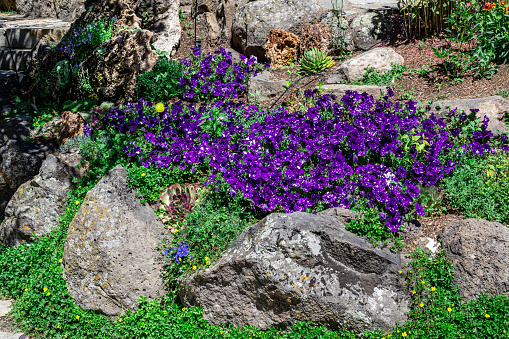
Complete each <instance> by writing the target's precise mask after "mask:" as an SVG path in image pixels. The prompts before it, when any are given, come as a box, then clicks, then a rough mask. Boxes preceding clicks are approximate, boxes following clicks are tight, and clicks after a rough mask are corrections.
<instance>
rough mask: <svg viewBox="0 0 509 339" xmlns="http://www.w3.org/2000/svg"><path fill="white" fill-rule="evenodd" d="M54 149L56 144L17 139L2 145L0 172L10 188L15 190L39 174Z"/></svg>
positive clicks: (0, 148) (0, 150) (0, 149)
mask: <svg viewBox="0 0 509 339" xmlns="http://www.w3.org/2000/svg"><path fill="white" fill-rule="evenodd" d="M54 150H55V146H54V145H41V144H35V143H31V142H27V141H24V140H16V139H11V140H8V141H7V142H6V143H5V144H4V145H3V146H2V147H0V158H1V160H2V167H1V169H2V172H1V173H0V174H1V175H2V176H3V179H4V180H5V183H6V184H7V185H8V186H9V187H10V189H13V190H15V189H17V188H18V187H19V186H20V185H21V184H23V183H25V182H27V181H28V180H30V179H32V178H33V177H34V176H35V175H37V173H38V172H39V168H40V167H41V165H42V162H43V161H44V159H46V156H47V155H48V154H50V153H52V152H54Z"/></svg>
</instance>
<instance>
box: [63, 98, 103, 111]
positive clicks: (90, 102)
mask: <svg viewBox="0 0 509 339" xmlns="http://www.w3.org/2000/svg"><path fill="white" fill-rule="evenodd" d="M98 104H99V103H98V102H97V100H95V99H85V100H67V101H65V102H64V103H63V104H62V111H71V112H73V113H78V112H86V111H90V110H92V108H94V107H95V106H97V105H98Z"/></svg>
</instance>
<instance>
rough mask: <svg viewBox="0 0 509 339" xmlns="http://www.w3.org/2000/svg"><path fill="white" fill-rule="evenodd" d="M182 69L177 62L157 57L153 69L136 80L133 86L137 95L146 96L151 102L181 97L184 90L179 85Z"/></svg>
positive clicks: (182, 74)
mask: <svg viewBox="0 0 509 339" xmlns="http://www.w3.org/2000/svg"><path fill="white" fill-rule="evenodd" d="M184 68H185V67H184V65H183V64H182V63H181V62H180V61H178V60H170V59H168V58H167V57H165V56H162V57H159V59H158V60H157V63H156V65H155V66H154V68H153V69H152V70H151V71H150V72H147V73H145V74H142V75H141V76H140V77H139V78H138V80H137V82H136V85H135V90H136V93H137V95H138V96H140V97H142V96H146V97H147V98H148V99H149V100H151V101H162V100H167V99H169V98H173V97H176V96H180V95H182V94H183V93H184V92H185V90H186V89H185V87H183V86H180V85H179V79H180V78H181V77H183V76H184Z"/></svg>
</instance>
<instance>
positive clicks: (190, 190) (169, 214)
mask: <svg viewBox="0 0 509 339" xmlns="http://www.w3.org/2000/svg"><path fill="white" fill-rule="evenodd" d="M198 190H199V188H198V187H197V186H196V185H191V184H182V185H180V184H173V185H171V186H170V187H168V188H167V189H166V190H165V191H164V192H163V193H162V194H161V196H160V197H159V200H160V201H161V203H160V204H159V205H157V207H156V210H157V212H158V214H159V218H161V220H162V221H163V223H165V224H168V225H174V224H176V223H178V222H179V221H182V220H183V219H184V218H185V217H186V216H187V214H188V213H189V212H191V211H192V210H193V207H194V205H195V204H196V203H197V202H198Z"/></svg>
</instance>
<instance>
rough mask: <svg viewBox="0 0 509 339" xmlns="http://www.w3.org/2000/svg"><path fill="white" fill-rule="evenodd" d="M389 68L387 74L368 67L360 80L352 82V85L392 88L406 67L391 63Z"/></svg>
mask: <svg viewBox="0 0 509 339" xmlns="http://www.w3.org/2000/svg"><path fill="white" fill-rule="evenodd" d="M391 67H392V68H391V70H390V71H387V72H384V71H379V70H375V69H374V68H372V67H368V68H366V73H365V74H364V76H363V77H362V79H360V80H358V81H354V82H352V85H377V86H394V83H395V82H396V81H397V80H399V79H401V77H402V76H403V73H405V71H406V67H405V66H404V65H401V64H396V63H392V64H391Z"/></svg>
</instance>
